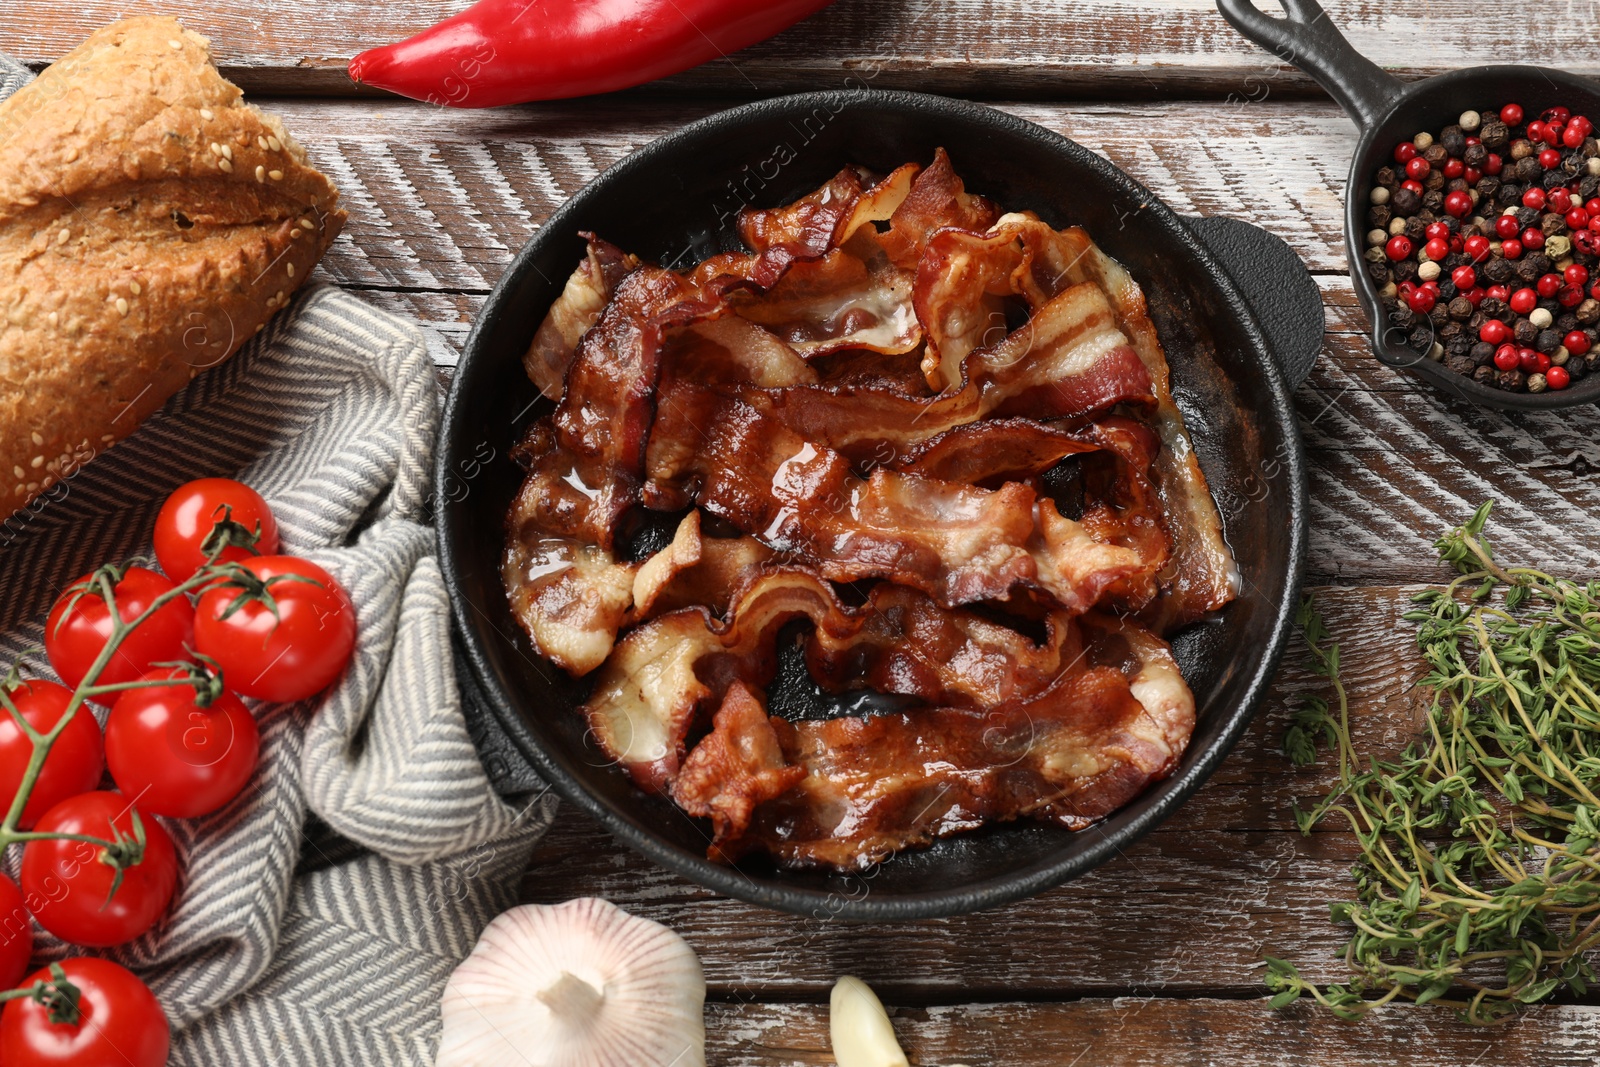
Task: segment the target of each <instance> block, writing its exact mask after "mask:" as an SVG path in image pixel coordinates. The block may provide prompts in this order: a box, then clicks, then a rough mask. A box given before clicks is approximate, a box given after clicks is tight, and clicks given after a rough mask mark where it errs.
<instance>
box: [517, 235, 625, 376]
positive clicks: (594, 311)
mask: <svg viewBox="0 0 1600 1067" xmlns="http://www.w3.org/2000/svg"><path fill="white" fill-rule="evenodd" d="M579 236H581V237H582V238H583V239H584V240H585V241H587V242H588V243H589V247H588V250H587V251H586V252H585V254H584V257H583V260H582V261H581V262H579V264H578V267H577V269H576V270H574V271H573V272H572V276H571V277H570V278H568V279H567V284H566V287H565V288H563V289H562V290H561V295H560V296H558V297H556V302H555V303H554V304H551V305H550V310H549V312H548V313H547V314H546V315H545V317H544V321H543V322H541V323H540V324H539V329H538V331H537V332H535V333H534V335H533V343H532V344H530V345H529V346H528V351H527V353H526V354H525V355H524V356H523V357H522V365H523V368H524V369H526V370H527V372H528V378H529V379H530V380H532V382H533V384H534V385H536V386H538V387H539V392H541V393H543V394H544V395H545V396H546V397H548V398H549V399H551V400H560V399H561V388H562V382H563V381H564V380H565V379H566V376H567V367H568V366H569V365H570V364H571V363H572V357H573V355H574V353H576V352H577V350H578V342H579V341H581V340H582V339H583V335H584V334H585V333H587V332H588V330H589V327H591V326H593V325H594V324H595V323H596V322H598V321H599V320H600V313H601V312H602V311H604V310H605V306H606V303H607V302H608V301H609V300H610V299H611V294H612V293H614V292H616V289H617V286H618V285H620V284H621V283H622V279H623V278H626V277H627V276H628V275H629V274H631V273H633V272H634V271H635V270H637V269H638V267H639V257H638V256H635V255H632V254H630V253H628V252H624V251H623V250H622V249H620V248H618V247H617V246H616V245H614V244H612V243H610V242H609V241H602V240H601V239H600V238H598V237H596V236H595V235H594V234H592V233H583V234H580V235H579Z"/></svg>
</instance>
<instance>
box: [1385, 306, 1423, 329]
mask: <svg viewBox="0 0 1600 1067" xmlns="http://www.w3.org/2000/svg"><path fill="white" fill-rule="evenodd" d="M1416 324H1417V316H1416V315H1415V314H1413V313H1412V311H1411V309H1410V308H1408V307H1406V306H1405V305H1404V304H1399V303H1397V304H1395V305H1394V307H1393V308H1391V309H1390V311H1389V325H1391V326H1393V327H1394V328H1395V329H1397V330H1400V331H1403V332H1405V333H1410V332H1411V327H1413V326H1415V325H1416Z"/></svg>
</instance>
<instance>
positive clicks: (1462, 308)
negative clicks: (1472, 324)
mask: <svg viewBox="0 0 1600 1067" xmlns="http://www.w3.org/2000/svg"><path fill="white" fill-rule="evenodd" d="M1450 317H1451V318H1452V319H1455V320H1456V321H1457V322H1466V321H1467V320H1468V319H1470V318H1472V301H1470V300H1468V299H1467V298H1466V297H1464V296H1458V297H1456V298H1455V299H1454V300H1452V301H1450Z"/></svg>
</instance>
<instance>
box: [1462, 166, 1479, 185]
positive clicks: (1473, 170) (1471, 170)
mask: <svg viewBox="0 0 1600 1067" xmlns="http://www.w3.org/2000/svg"><path fill="white" fill-rule="evenodd" d="M1462 177H1464V178H1466V179H1467V184H1468V185H1477V184H1478V183H1479V182H1481V181H1483V171H1481V170H1479V169H1478V168H1477V167H1468V168H1467V169H1466V170H1465V171H1464V172H1463V173H1462Z"/></svg>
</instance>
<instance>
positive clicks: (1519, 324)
mask: <svg viewBox="0 0 1600 1067" xmlns="http://www.w3.org/2000/svg"><path fill="white" fill-rule="evenodd" d="M1545 332H1546V333H1549V332H1550V331H1548V330H1546V331H1545ZM1540 336H1541V334H1540V333H1539V327H1537V326H1535V325H1534V324H1533V323H1531V322H1529V321H1528V320H1527V319H1521V318H1519V319H1518V320H1517V321H1516V323H1515V324H1514V325H1513V326H1512V327H1511V339H1512V340H1513V341H1515V342H1517V345H1518V347H1520V348H1527V347H1528V346H1529V345H1531V344H1533V342H1534V341H1535V339H1537V338H1539V337H1540ZM1557 343H1558V344H1559V343H1560V342H1559V341H1558V342H1557ZM1551 351H1554V349H1551Z"/></svg>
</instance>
